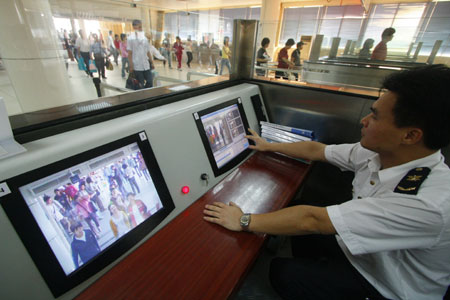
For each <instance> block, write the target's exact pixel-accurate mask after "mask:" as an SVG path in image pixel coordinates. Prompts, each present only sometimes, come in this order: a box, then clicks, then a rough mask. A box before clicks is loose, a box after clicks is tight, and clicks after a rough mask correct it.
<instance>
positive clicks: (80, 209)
mask: <svg viewBox="0 0 450 300" xmlns="http://www.w3.org/2000/svg"><path fill="white" fill-rule="evenodd" d="M74 201H75V211H76V212H77V215H78V216H79V217H80V218H82V219H83V220H84V221H86V223H87V224H88V226H89V228H90V229H91V230H92V232H93V233H94V234H95V236H96V237H97V238H98V237H100V232H101V231H102V230H101V228H100V223H99V222H98V219H97V215H96V214H95V212H94V210H93V209H92V206H91V205H89V203H90V201H89V196H80V195H77V196H75V200H74Z"/></svg>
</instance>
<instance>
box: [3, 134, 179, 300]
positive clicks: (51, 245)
mask: <svg viewBox="0 0 450 300" xmlns="http://www.w3.org/2000/svg"><path fill="white" fill-rule="evenodd" d="M8 185H9V186H10V187H12V189H11V190H12V191H13V193H14V190H16V191H17V193H16V196H17V195H19V196H20V198H21V199H22V200H23V201H20V203H21V205H18V204H17V203H10V201H8V199H6V201H4V203H3V207H4V209H5V211H6V212H7V214H8V217H9V218H10V219H11V221H12V223H13V225H14V226H15V228H16V230H17V231H18V233H19V236H20V237H21V239H22V241H23V242H24V244H25V246H26V247H27V249H28V251H29V252H30V255H31V256H32V258H33V259H34V261H35V263H36V265H37V266H38V268H39V270H40V271H41V273H42V275H43V277H44V279H45V280H46V282H47V284H48V285H49V287H50V289H51V290H52V292H53V293H54V294H55V295H58V294H60V293H61V292H64V291H62V290H61V289H60V287H61V286H64V287H66V290H67V289H68V288H70V287H71V286H75V285H76V284H77V283H79V282H80V281H82V280H83V279H85V278H87V277H89V276H90V275H91V274H94V273H96V272H98V271H99V270H100V269H101V268H102V267H103V266H105V265H107V264H108V263H109V262H111V261H113V260H114V259H115V258H117V257H119V256H120V255H121V254H123V253H124V252H125V251H126V250H128V249H129V248H131V247H132V246H133V245H135V244H136V243H137V242H139V240H141V239H142V238H143V237H144V236H145V235H147V234H148V233H149V232H150V231H151V230H152V229H153V228H154V227H156V226H157V225H158V224H159V223H160V222H161V221H162V220H163V219H164V218H165V217H166V216H167V215H168V214H169V212H170V211H171V210H173V209H174V204H173V201H172V199H171V197H170V194H169V192H168V190H167V186H166V184H165V182H164V180H163V178H162V174H161V171H160V170H159V167H158V164H157V162H156V159H155V157H154V155H153V152H152V150H151V147H150V144H149V142H148V140H147V137H146V134H145V132H141V133H138V134H135V135H132V136H130V137H127V138H124V139H122V140H119V141H115V142H113V143H110V144H107V145H104V146H101V147H98V148H95V149H92V150H90V151H87V152H84V153H82V154H79V155H76V156H74V157H70V158H67V159H65V160H63V161H60V162H57V163H54V164H52V165H49V166H46V167H43V168H40V169H38V170H34V171H32V172H29V173H26V174H24V175H21V176H18V177H16V178H13V179H11V180H8ZM16 202H17V201H16ZM24 224H27V225H26V227H27V228H26V230H25V231H24V232H22V231H23V230H24V229H25V228H24V227H25V225H24ZM33 232H38V233H39V239H35V238H33V237H32V236H30V234H34V233H33ZM44 249H45V252H43V250H44ZM44 262H45V263H44ZM49 273H51V274H52V275H51V276H48V275H49ZM55 274H58V275H57V276H58V277H56V276H55ZM55 277H56V278H55ZM70 282H72V283H71V284H69V283H70ZM55 287H56V288H55Z"/></svg>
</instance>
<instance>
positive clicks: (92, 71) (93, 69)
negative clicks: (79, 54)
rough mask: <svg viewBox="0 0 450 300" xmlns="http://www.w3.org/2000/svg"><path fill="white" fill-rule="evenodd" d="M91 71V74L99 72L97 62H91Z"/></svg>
mask: <svg viewBox="0 0 450 300" xmlns="http://www.w3.org/2000/svg"><path fill="white" fill-rule="evenodd" d="M89 71H90V72H91V73H95V72H97V67H96V66H95V62H94V61H93V60H92V59H90V60H89Z"/></svg>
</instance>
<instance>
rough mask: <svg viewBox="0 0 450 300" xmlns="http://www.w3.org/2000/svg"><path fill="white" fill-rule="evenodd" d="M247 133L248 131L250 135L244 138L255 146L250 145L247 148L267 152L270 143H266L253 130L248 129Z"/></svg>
mask: <svg viewBox="0 0 450 300" xmlns="http://www.w3.org/2000/svg"><path fill="white" fill-rule="evenodd" d="M248 131H250V133H251V135H246V136H245V137H246V138H247V139H249V140H252V141H253V142H255V145H250V146H249V148H250V149H254V150H258V151H268V150H269V145H270V143H269V142H268V141H266V140H265V139H263V138H262V137H260V136H259V135H258V134H257V133H256V131H254V130H253V129H250V128H249V129H248Z"/></svg>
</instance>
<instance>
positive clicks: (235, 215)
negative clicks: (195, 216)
mask: <svg viewBox="0 0 450 300" xmlns="http://www.w3.org/2000/svg"><path fill="white" fill-rule="evenodd" d="M203 213H204V214H205V216H204V217H203V219H205V220H206V221H208V222H211V223H216V224H219V225H221V226H223V227H225V228H226V229H229V230H232V231H242V227H241V224H240V219H241V216H242V215H243V214H244V213H243V212H242V210H241V209H240V208H239V206H237V205H236V203H234V202H230V204H229V205H226V204H225V203H222V202H214V203H213V204H207V205H205V210H203Z"/></svg>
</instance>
